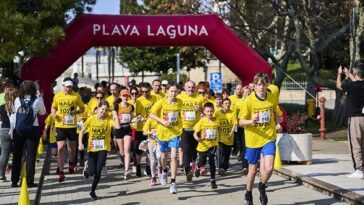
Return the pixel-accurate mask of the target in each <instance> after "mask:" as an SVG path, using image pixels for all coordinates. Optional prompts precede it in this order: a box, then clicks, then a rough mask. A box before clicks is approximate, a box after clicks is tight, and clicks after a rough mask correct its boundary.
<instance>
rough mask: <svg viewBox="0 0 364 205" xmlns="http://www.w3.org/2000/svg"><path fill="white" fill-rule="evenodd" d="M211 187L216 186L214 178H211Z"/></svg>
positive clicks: (214, 187)
mask: <svg viewBox="0 0 364 205" xmlns="http://www.w3.org/2000/svg"><path fill="white" fill-rule="evenodd" d="M211 188H212V189H216V188H217V185H216V180H215V179H212V180H211Z"/></svg>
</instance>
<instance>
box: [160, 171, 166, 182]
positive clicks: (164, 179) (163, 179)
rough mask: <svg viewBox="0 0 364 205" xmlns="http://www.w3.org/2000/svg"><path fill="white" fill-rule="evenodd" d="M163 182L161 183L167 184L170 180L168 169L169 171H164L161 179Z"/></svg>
mask: <svg viewBox="0 0 364 205" xmlns="http://www.w3.org/2000/svg"><path fill="white" fill-rule="evenodd" d="M159 180H160V182H161V185H166V184H167V181H168V171H167V172H162V176H161V178H160V179H159Z"/></svg>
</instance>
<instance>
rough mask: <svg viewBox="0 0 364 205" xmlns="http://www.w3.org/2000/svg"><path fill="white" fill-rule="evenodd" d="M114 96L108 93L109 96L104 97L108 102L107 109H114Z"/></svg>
mask: <svg viewBox="0 0 364 205" xmlns="http://www.w3.org/2000/svg"><path fill="white" fill-rule="evenodd" d="M115 100H116V99H115V97H114V96H113V95H110V96H109V97H107V98H106V101H107V102H108V103H109V110H110V111H112V110H114V102H115Z"/></svg>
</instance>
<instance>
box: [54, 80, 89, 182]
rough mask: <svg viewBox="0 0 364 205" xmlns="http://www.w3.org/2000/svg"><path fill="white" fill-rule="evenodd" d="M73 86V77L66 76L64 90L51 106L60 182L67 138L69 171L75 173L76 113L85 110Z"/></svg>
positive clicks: (60, 180) (62, 175)
mask: <svg viewBox="0 0 364 205" xmlns="http://www.w3.org/2000/svg"><path fill="white" fill-rule="evenodd" d="M72 87H73V81H72V79H71V78H65V79H64V80H63V91H60V92H59V93H57V94H56V95H55V96H54V98H53V103H52V108H51V112H52V117H53V119H55V127H56V133H57V136H56V140H57V149H58V154H57V156H58V160H57V164H58V168H59V182H62V181H64V179H65V176H64V172H63V168H64V157H65V156H64V154H65V153H64V149H65V140H66V139H67V148H68V156H69V165H68V171H69V173H70V174H72V173H74V168H75V159H74V156H75V148H76V147H75V140H76V137H77V136H76V135H77V134H76V119H75V115H76V114H77V113H82V112H83V111H84V105H83V102H82V100H81V97H80V95H79V94H78V93H76V92H74V91H72ZM77 107H79V110H76V108H77Z"/></svg>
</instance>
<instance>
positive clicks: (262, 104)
mask: <svg viewBox="0 0 364 205" xmlns="http://www.w3.org/2000/svg"><path fill="white" fill-rule="evenodd" d="M273 97H274V96H273V95H272V94H271V93H270V92H267V99H266V100H264V101H262V100H260V99H258V98H257V97H256V95H255V93H254V94H253V95H249V97H247V99H246V100H245V101H244V103H243V108H242V110H241V112H240V116H239V119H244V120H251V119H252V118H253V115H254V113H259V121H258V122H257V123H256V124H254V125H246V126H244V132H245V145H246V147H249V148H259V147H263V146H264V145H265V144H267V143H268V142H272V141H275V140H276V138H277V133H276V123H275V119H274V113H277V109H279V108H278V105H277V104H273V102H275V101H274V100H273V99H272V98H273Z"/></svg>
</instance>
